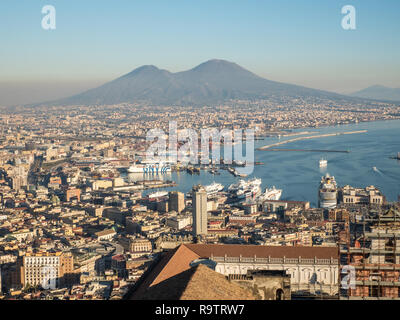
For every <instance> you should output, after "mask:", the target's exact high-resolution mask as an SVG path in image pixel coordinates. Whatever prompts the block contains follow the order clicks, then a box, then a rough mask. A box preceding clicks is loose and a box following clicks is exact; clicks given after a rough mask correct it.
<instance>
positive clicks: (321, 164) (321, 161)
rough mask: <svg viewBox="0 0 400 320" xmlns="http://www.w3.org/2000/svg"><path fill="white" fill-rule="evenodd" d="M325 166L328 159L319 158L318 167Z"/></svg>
mask: <svg viewBox="0 0 400 320" xmlns="http://www.w3.org/2000/svg"><path fill="white" fill-rule="evenodd" d="M327 166H328V160H326V159H321V160H319V167H320V168H325V167H327Z"/></svg>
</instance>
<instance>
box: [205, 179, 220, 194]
mask: <svg viewBox="0 0 400 320" xmlns="http://www.w3.org/2000/svg"><path fill="white" fill-rule="evenodd" d="M204 189H205V190H206V192H207V195H213V194H216V193H217V192H220V191H222V190H224V185H222V184H220V183H216V182H213V183H212V184H210V185H208V186H205V187H204Z"/></svg>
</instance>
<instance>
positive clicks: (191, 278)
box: [129, 244, 338, 300]
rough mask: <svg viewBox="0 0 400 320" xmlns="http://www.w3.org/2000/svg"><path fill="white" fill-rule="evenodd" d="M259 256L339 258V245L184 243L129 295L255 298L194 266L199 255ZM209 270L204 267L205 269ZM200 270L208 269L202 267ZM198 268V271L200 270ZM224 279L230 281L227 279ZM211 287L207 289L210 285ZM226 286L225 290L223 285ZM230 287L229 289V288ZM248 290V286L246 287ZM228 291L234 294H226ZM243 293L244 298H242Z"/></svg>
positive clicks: (165, 258)
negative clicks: (296, 245)
mask: <svg viewBox="0 0 400 320" xmlns="http://www.w3.org/2000/svg"><path fill="white" fill-rule="evenodd" d="M225 254H226V255H227V256H228V257H239V256H240V255H242V257H254V256H257V257H259V258H263V257H268V256H270V257H271V258H282V257H284V256H285V257H286V258H298V257H299V256H301V257H302V258H305V259H311V258H314V257H317V258H319V259H330V258H331V257H332V258H334V259H338V248H337V247H306V246H298V247H289V246H256V245H235V244H182V245H180V246H179V247H178V248H176V249H174V250H171V251H168V252H165V253H164V254H163V257H162V258H161V260H159V262H158V263H157V264H156V265H155V266H154V267H153V269H152V270H151V272H149V273H148V274H147V275H146V276H145V278H144V279H143V282H142V283H141V284H140V285H139V287H138V288H137V289H136V290H135V292H133V293H132V295H131V296H130V297H129V299H131V300H141V299H154V300H156V299H171V300H176V299H196V300H197V299H209V300H213V299H215V300H217V299H235V300H237V299H253V298H252V296H251V294H250V296H247V295H246V294H245V293H244V292H242V291H240V290H239V289H238V288H237V287H235V286H232V285H233V284H232V283H230V282H229V281H228V280H226V279H225V277H224V276H223V275H221V274H219V273H216V272H215V271H213V270H211V269H209V268H208V267H205V266H203V265H200V266H201V267H200V268H197V267H194V268H192V267H191V266H190V263H191V262H192V261H194V260H196V259H199V258H210V257H211V256H214V257H217V256H218V257H223V256H225ZM203 267H204V268H206V269H208V270H209V271H210V272H211V273H210V272H209V271H208V270H206V269H204V268H203ZM200 269H204V271H203V270H200ZM196 270H197V271H196ZM221 277H222V278H221ZM223 280H225V281H227V282H224V281H223ZM207 286H208V287H209V289H207V288H208V287H207ZM222 287H224V290H225V291H224V290H222V289H221V290H220V289H219V288H222ZM225 287H226V288H225ZM242 290H244V289H242ZM224 292H228V293H229V294H230V295H228V296H226V295H224ZM239 296H240V297H239Z"/></svg>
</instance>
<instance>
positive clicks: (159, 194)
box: [147, 191, 168, 199]
mask: <svg viewBox="0 0 400 320" xmlns="http://www.w3.org/2000/svg"><path fill="white" fill-rule="evenodd" d="M167 195H168V192H167V191H157V192H153V193H150V194H149V195H148V196H147V197H148V198H149V199H156V198H161V197H166V196H167Z"/></svg>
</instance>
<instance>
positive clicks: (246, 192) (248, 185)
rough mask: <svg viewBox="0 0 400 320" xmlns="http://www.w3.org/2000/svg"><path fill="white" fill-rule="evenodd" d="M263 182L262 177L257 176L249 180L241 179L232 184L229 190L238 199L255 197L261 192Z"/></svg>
mask: <svg viewBox="0 0 400 320" xmlns="http://www.w3.org/2000/svg"><path fill="white" fill-rule="evenodd" d="M261 183H262V181H261V179H257V178H254V179H250V180H248V181H245V180H243V179H240V180H239V181H238V182H237V183H234V184H231V185H230V186H229V187H228V191H229V193H230V195H231V197H232V198H234V199H237V200H246V199H249V198H253V199H254V198H255V197H257V196H259V195H260V193H261Z"/></svg>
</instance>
